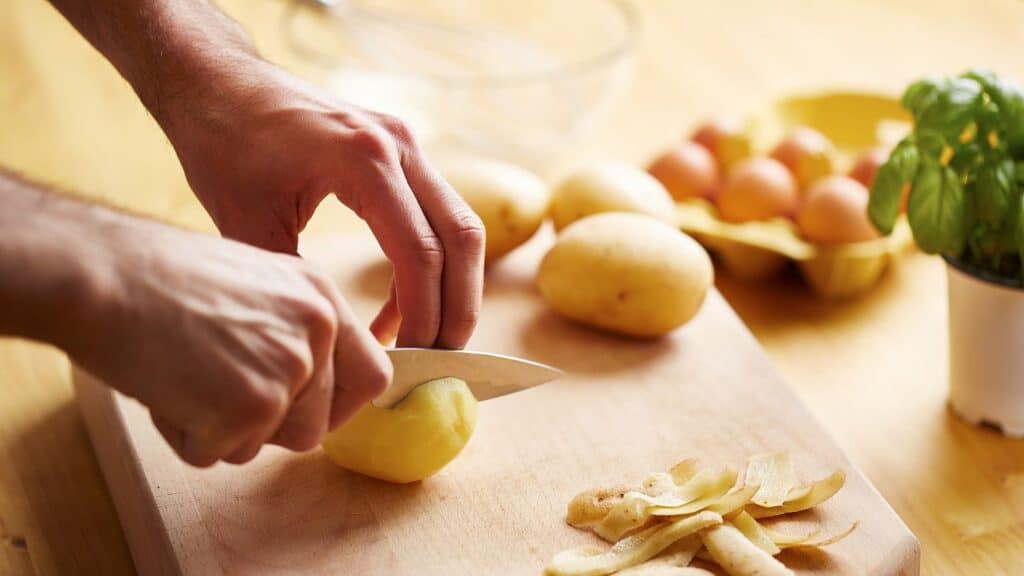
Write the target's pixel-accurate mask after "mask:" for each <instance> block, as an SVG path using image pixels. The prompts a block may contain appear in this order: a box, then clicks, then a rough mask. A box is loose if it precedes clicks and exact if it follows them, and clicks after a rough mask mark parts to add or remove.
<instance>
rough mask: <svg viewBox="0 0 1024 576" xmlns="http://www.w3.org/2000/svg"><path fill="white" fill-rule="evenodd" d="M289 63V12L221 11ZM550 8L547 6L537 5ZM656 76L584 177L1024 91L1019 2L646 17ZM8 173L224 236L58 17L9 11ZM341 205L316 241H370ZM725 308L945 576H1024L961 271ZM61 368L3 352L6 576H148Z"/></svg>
mask: <svg viewBox="0 0 1024 576" xmlns="http://www.w3.org/2000/svg"><path fill="white" fill-rule="evenodd" d="M220 3H221V4H222V5H223V6H224V7H225V9H226V10H227V11H228V12H229V13H231V14H233V15H235V16H236V17H238V18H239V19H240V20H241V21H242V22H243V24H245V26H246V27H247V28H248V29H249V30H250V31H251V32H252V34H253V35H254V37H255V38H256V41H257V43H258V44H259V46H260V47H261V49H263V50H264V51H265V53H267V54H268V55H269V56H270V57H272V58H274V59H276V60H279V61H282V62H285V63H287V62H288V59H287V56H286V52H285V50H284V47H283V45H282V43H281V41H280V40H279V39H278V38H277V35H276V23H277V21H278V18H279V16H280V12H281V9H282V6H283V4H282V0H266V1H264V2H251V1H249V0H221V2H220ZM523 5H524V6H529V5H530V4H529V3H524V4H523ZM638 5H639V7H640V11H641V15H642V20H643V25H644V34H643V37H642V41H641V45H640V47H639V51H638V57H637V60H636V77H635V80H634V82H633V83H632V85H631V86H630V88H629V90H628V93H627V94H626V95H624V97H623V98H622V99H621V101H620V102H619V103H618V104H617V105H616V107H615V109H614V110H613V112H612V113H611V117H610V118H609V119H608V120H607V121H606V122H605V123H604V124H603V125H602V126H601V127H600V128H599V129H598V131H597V133H596V134H595V135H594V136H593V137H592V138H590V139H589V140H588V143H587V145H586V146H585V147H584V148H582V149H581V150H575V151H572V154H571V156H572V158H574V159H582V158H588V157H608V158H618V159H625V160H633V161H642V160H643V159H645V158H647V157H648V156H649V155H650V154H651V153H652V152H653V151H655V150H657V149H658V148H659V147H661V146H664V145H665V144H666V143H668V142H670V141H672V140H673V139H676V138H678V137H679V133H680V131H681V130H683V129H685V128H687V127H689V126H691V125H692V124H693V123H694V122H696V121H697V120H699V119H701V118H703V117H706V116H708V115H711V114H715V113H736V114H742V113H744V112H746V111H749V110H753V109H757V108H759V107H762V106H764V105H766V104H767V103H769V102H771V101H772V100H773V99H775V98H777V97H779V96H781V95H785V94H789V93H793V92H806V91H809V90H815V89H820V88H828V87H834V86H843V87H860V88H866V89H874V90H883V91H888V92H896V91H898V90H899V89H900V88H901V87H902V86H904V85H905V84H906V83H907V82H909V81H910V80H912V79H914V78H917V77H919V76H921V75H925V74H950V73H955V72H959V71H961V70H963V69H965V68H967V67H969V66H977V65H983V66H987V67H990V68H992V69H994V70H997V71H998V72H1000V73H1002V74H1006V75H1009V76H1012V77H1015V78H1017V79H1024V60H1021V59H1020V51H1021V45H1020V30H1021V27H1022V26H1024V4H1022V3H1021V2H1019V1H1016V0H963V1H954V0H902V1H900V2H890V1H888V0H837V1H835V2H829V3H825V2H813V1H811V0H778V1H775V2H742V1H740V0H735V1H721V2H699V1H689V0H687V1H684V0H643V1H642V2H638ZM0 78H2V79H3V80H2V81H0V165H3V166H6V167H8V168H13V169H15V170H19V171H21V172H24V173H26V174H28V175H29V176H31V177H33V178H35V179H39V180H43V181H47V182H53V183H57V184H60V185H62V186H65V187H69V188H73V189H75V190H76V191H79V192H82V193H86V194H89V195H91V196H95V197H100V198H103V199H104V200H107V201H112V202H116V203H118V204H121V205H125V206H128V207H131V208H133V209H137V210H142V211H144V212H147V213H150V214H154V215H158V216H160V217H162V218H165V219H170V220H172V221H174V222H177V223H179V224H182V225H186V226H191V227H197V228H201V229H206V230H212V226H211V224H210V221H209V219H208V218H207V217H206V216H205V214H204V213H203V212H202V209H201V208H200V207H199V205H198V203H197V202H196V201H195V200H194V199H192V197H191V195H190V193H189V191H188V188H187V186H186V184H185V181H184V177H183V175H182V173H181V169H180V168H179V167H178V165H177V162H176V159H175V157H174V154H173V151H172V150H171V148H170V146H169V145H168V144H167V143H166V141H165V140H164V139H163V136H162V134H161V133H160V132H159V130H158V128H157V126H156V124H155V123H154V122H153V121H152V120H151V119H150V118H149V117H148V116H147V114H146V112H145V110H144V109H143V108H142V107H141V106H140V105H139V104H138V103H137V102H136V100H135V98H134V96H133V94H132V93H131V91H130V90H129V89H128V87H127V86H126V85H125V84H124V83H123V82H122V81H121V80H120V79H119V78H118V77H117V75H116V73H115V72H114V71H113V69H112V68H110V67H109V66H108V65H107V64H106V63H105V62H104V61H103V60H102V58H101V57H99V56H98V55H97V54H95V53H94V52H93V51H92V50H91V49H90V48H89V47H88V45H87V44H86V43H85V42H84V41H83V40H81V39H80V38H79V37H77V35H76V34H75V33H74V31H73V30H72V29H71V28H70V27H69V26H68V25H67V24H66V23H64V21H63V20H61V19H60V17H59V16H58V15H57V14H56V13H55V12H54V11H53V9H51V8H50V7H49V6H48V5H47V4H46V3H45V2H43V0H12V1H10V2H2V3H0ZM357 226H358V224H357V223H356V221H355V219H354V218H353V217H352V216H351V214H349V213H348V212H347V211H345V210H344V209H342V208H339V207H338V206H336V205H333V204H332V203H327V204H326V205H325V206H324V207H323V208H322V209H321V211H320V212H318V214H317V216H316V217H315V218H314V221H313V223H312V224H311V226H310V230H309V232H308V233H310V234H317V233H323V232H327V231H341V230H348V229H352V228H354V227H357ZM718 285H719V288H720V290H721V291H722V293H723V294H724V295H725V296H726V297H727V298H728V299H729V301H730V302H731V303H732V305H733V306H734V307H735V308H736V310H737V311H738V312H739V313H740V315H741V316H742V317H743V319H744V320H745V321H746V322H747V323H748V325H749V326H750V328H751V329H752V330H753V332H754V333H755V334H756V335H757V337H758V338H759V340H760V341H761V343H762V344H763V345H764V346H765V348H766V349H767V350H768V353H769V355H770V356H771V357H772V359H773V360H774V361H775V362H776V364H777V365H778V366H779V367H780V369H781V370H782V372H783V373H784V374H785V375H786V376H787V377H788V378H789V380H790V382H791V383H792V385H793V386H794V387H795V388H796V390H797V392H798V394H799V395H800V396H801V397H802V398H803V400H804V401H805V402H806V403H807V405H808V406H809V407H810V408H811V410H812V411H813V412H814V413H815V414H816V415H817V416H818V418H819V419H820V420H821V421H822V422H823V423H824V425H825V427H826V428H827V429H828V430H830V431H831V433H832V434H833V435H834V436H835V438H836V439H837V440H838V441H839V443H840V444H841V445H842V446H843V447H844V448H845V449H846V450H847V451H848V453H849V454H850V455H851V457H852V458H853V459H854V460H855V461H856V462H857V464H858V465H859V466H860V467H861V468H862V469H863V470H864V471H865V473H866V474H867V475H868V476H869V477H870V479H871V480H872V481H873V482H874V483H875V485H876V486H877V487H878V489H879V491H881V493H882V494H883V495H884V496H885V497H886V498H887V499H888V500H889V502H890V503H891V504H892V506H893V507H894V508H895V509H896V511H897V512H898V513H899V514H900V515H901V516H902V517H903V519H904V520H905V521H906V522H907V524H908V525H909V526H910V528H911V529H912V530H914V532H915V533H916V534H917V536H918V537H919V538H920V540H921V544H922V548H923V570H924V573H926V574H997V573H1007V574H1010V573H1024V528H1022V522H1024V442H1021V441H1013V440H1008V439H1004V438H1002V437H1000V436H999V435H997V434H996V433H994V432H991V431H989V430H980V429H974V428H971V427H969V426H966V425H964V424H962V423H960V422H959V421H957V420H956V419H955V418H954V417H952V416H951V415H950V414H949V412H948V411H947V409H946V406H945V398H946V350H945V347H946V334H945V326H946V324H945V323H946V310H945V280H944V272H943V269H942V264H941V263H940V262H939V261H938V260H937V259H934V258H926V257H923V256H912V257H909V258H907V259H906V260H904V261H903V262H902V263H901V264H900V265H899V266H898V267H897V268H896V269H895V270H894V271H893V273H891V274H889V275H888V276H887V277H886V278H885V279H884V280H883V282H882V283H881V285H880V286H879V287H878V289H877V290H876V291H874V292H873V293H871V294H869V295H868V296H866V297H864V298H861V299H858V300H855V301H852V302H847V303H842V304H828V303H824V302H821V301H817V300H814V299H812V298H811V297H810V296H809V294H808V292H806V290H805V289H804V288H803V287H802V286H800V284H799V282H798V281H797V280H796V279H794V278H783V279H781V280H779V281H777V282H773V283H771V284H761V285H757V286H752V285H749V284H747V285H745V284H742V283H739V282H737V281H734V280H731V279H729V278H727V277H720V278H719V279H718ZM68 378H69V370H68V364H67V361H66V360H65V359H64V358H63V356H62V355H61V354H59V353H58V352H56V351H54V350H52V349H50V348H47V347H44V346H40V345H36V344H31V343H27V342H22V341H14V340H0V463H2V464H0V574H5V575H6V574H14V575H22V574H35V573H38V574H73V573H82V572H89V573H103V574H112V575H114V574H130V573H132V572H133V567H132V563H131V557H130V555H129V552H128V549H127V546H126V545H125V541H124V537H123V535H122V532H121V528H120V525H119V524H118V520H117V516H116V513H115V512H114V509H113V507H112V505H111V501H110V497H109V494H108V493H107V489H106V486H105V484H104V482H103V479H102V476H101V474H100V471H99V467H98V465H97V463H96V460H95V457H94V455H93V451H92V448H91V445H90V443H89V440H88V437H87V436H86V434H85V429H84V428H83V426H82V422H81V419H80V417H79V415H78V411H77V409H76V406H75V404H74V401H73V398H72V396H71V389H70V384H69V380H68Z"/></svg>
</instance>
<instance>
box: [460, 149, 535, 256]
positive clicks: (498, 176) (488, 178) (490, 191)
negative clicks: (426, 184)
mask: <svg viewBox="0 0 1024 576" xmlns="http://www.w3.org/2000/svg"><path fill="white" fill-rule="evenodd" d="M443 172H444V175H445V178H446V179H447V180H448V183H449V184H451V185H452V188H454V189H455V191H456V192H458V193H459V195H460V196H462V198H463V199H464V200H465V201H466V203H467V204H469V207H470V208H472V209H473V211H474V212H476V214H477V216H479V217H480V220H482V221H483V223H484V228H485V230H486V231H487V248H486V260H487V261H488V262H493V261H494V260H497V259H498V258H500V257H502V256H504V255H505V254H508V253H509V252H511V251H512V250H513V249H515V248H517V247H518V246H520V245H521V244H523V243H524V242H526V241H527V240H529V239H530V237H532V236H533V235H534V234H535V233H536V232H537V229H538V228H540V225H541V224H543V223H544V217H545V216H546V215H547V211H548V199H549V197H550V194H549V192H548V188H547V186H546V185H545V184H544V182H543V181H542V180H541V179H540V178H538V177H537V176H536V175H534V174H533V173H532V172H530V171H528V170H525V169H523V168H520V167H518V166H514V165H512V164H506V163H504V162H497V161H491V160H472V161H462V162H459V163H457V164H452V165H450V166H447V167H446V168H445V169H444V170H443Z"/></svg>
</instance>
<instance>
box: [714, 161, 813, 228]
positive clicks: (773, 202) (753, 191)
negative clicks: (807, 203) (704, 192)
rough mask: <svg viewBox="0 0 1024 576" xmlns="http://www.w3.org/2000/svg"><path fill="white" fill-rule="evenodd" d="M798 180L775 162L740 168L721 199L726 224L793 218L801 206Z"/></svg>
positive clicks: (760, 162)
mask: <svg viewBox="0 0 1024 576" xmlns="http://www.w3.org/2000/svg"><path fill="white" fill-rule="evenodd" d="M799 200H800V197H799V192H798V191H797V184H796V180H794V179H793V175H792V174H790V173H789V171H788V170H787V169H786V167H785V166H783V165H782V164H780V163H779V162H778V161H776V160H772V159H771V158H750V159H748V160H744V161H743V162H741V163H739V164H738V165H736V167H735V168H733V170H732V172H730V173H729V177H728V178H727V179H726V181H725V184H724V185H723V186H722V191H721V193H719V195H718V211H719V214H720V215H721V217H722V219H723V220H727V221H730V222H747V221H750V220H769V219H771V218H778V217H783V216H790V215H792V214H793V212H795V211H796V207H797V203H798V202H799Z"/></svg>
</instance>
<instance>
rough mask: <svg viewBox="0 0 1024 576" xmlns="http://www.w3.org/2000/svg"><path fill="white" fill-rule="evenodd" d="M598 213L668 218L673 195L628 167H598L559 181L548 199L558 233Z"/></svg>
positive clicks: (649, 176)
mask: <svg viewBox="0 0 1024 576" xmlns="http://www.w3.org/2000/svg"><path fill="white" fill-rule="evenodd" d="M600 212H639V213H642V214H648V215H650V216H654V217H656V218H662V219H668V218H670V217H672V215H673V214H674V213H675V204H674V202H673V201H672V196H670V195H669V193H668V191H667V190H665V187H664V186H662V184H661V183H660V182H658V181H657V180H656V179H655V178H654V177H653V176H651V175H650V174H648V173H646V172H644V171H643V170H641V169H639V168H636V167H633V166H630V165H628V164H616V163H607V164H598V165H593V166H590V167H588V168H584V169H583V170H580V171H578V172H576V173H575V174H574V175H572V176H570V177H569V178H568V179H567V180H565V181H564V182H562V183H561V184H560V185H559V186H558V187H557V188H555V191H554V192H553V193H552V196H551V208H550V213H551V220H552V222H554V224H555V228H556V229H557V230H561V229H562V228H565V227H566V226H568V225H569V224H572V223H573V222H575V221H577V220H579V219H580V218H583V217H585V216H590V215H592V214H598V213H600Z"/></svg>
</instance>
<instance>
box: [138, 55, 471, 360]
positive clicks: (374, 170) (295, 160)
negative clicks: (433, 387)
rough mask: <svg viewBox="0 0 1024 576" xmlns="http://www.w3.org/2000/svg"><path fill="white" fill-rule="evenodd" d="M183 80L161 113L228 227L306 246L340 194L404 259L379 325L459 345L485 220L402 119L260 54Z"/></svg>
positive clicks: (254, 238) (430, 342) (197, 185)
mask: <svg viewBox="0 0 1024 576" xmlns="http://www.w3.org/2000/svg"><path fill="white" fill-rule="evenodd" d="M236 59H237V60H238V62H237V63H236V64H234V65H233V66H231V67H230V69H229V70H230V71H229V72H223V71H221V72H219V73H218V74H216V75H215V77H214V78H213V79H211V80H210V81H209V82H206V83H203V82H198V83H196V84H195V86H194V87H193V88H189V89H183V90H180V91H178V92H177V93H176V94H177V95H176V97H175V98H174V99H172V100H166V101H165V102H166V105H165V106H163V107H162V109H161V110H160V111H159V113H158V118H159V119H160V121H161V124H162V125H163V126H164V129H165V131H166V132H167V134H168V136H169V138H170V139H171V141H172V143H173V144H174V147H175V150H176V151H177V153H178V157H179V159H180V160H181V163H182V166H183V167H184V169H185V173H186V175H187V177H188V180H189V183H190V185H191V186H192V188H193V190H194V191H195V193H196V195H197V196H198V197H199V199H200V201H201V202H202V203H203V205H204V206H205V208H206V209H207V211H208V212H209V213H210V215H211V216H212V217H213V220H214V222H215V223H216V224H217V227H218V228H219V229H220V231H221V233H222V234H223V235H224V236H226V237H228V238H233V239H236V240H240V241H243V242H246V243H249V244H252V245H255V246H259V247H262V248H266V249H269V250H274V251H278V252H284V253H289V254H294V253H296V250H297V245H298V235H299V232H300V231H301V230H302V229H303V227H304V226H305V225H306V223H307V222H308V220H309V219H310V217H311V216H312V214H313V212H314V210H315V209H316V207H317V205H318V204H319V203H320V202H321V201H322V200H323V199H324V198H325V197H326V196H328V195H330V194H334V195H335V196H337V197H338V198H339V199H340V200H341V201H342V202H343V203H344V204H345V205H347V206H348V207H349V208H351V209H352V210H354V211H355V213H356V214H357V215H358V216H359V217H361V218H362V219H363V220H365V221H366V222H367V224H369V226H370V229H371V230H372V231H373V233H374V235H375V236H376V238H377V240H378V242H379V243H380V245H381V248H382V249H383V250H384V253H385V255H386V256H387V257H388V259H390V260H391V262H392V263H393V264H394V281H393V284H392V287H391V293H390V296H389V298H388V301H387V302H386V303H385V305H384V307H383V308H382V310H381V312H380V314H379V315H378V316H377V318H376V319H375V320H374V322H373V323H372V325H371V330H372V331H373V332H374V334H375V335H376V336H377V337H378V338H379V339H380V340H382V341H387V340H390V339H391V338H393V337H395V335H396V333H397V339H398V345H399V346H422V347H432V346H436V347H442V348H461V347H462V346H464V345H465V344H466V342H467V340H468V339H469V337H470V335H471V334H472V332H473V329H474V327H475V325H476V320H477V315H478V312H479V308H480V299H481V291H482V284H483V256H484V229H483V225H482V224H481V222H480V220H479V218H477V216H476V215H475V214H474V213H473V212H472V210H471V209H470V208H469V206H468V205H466V203H465V202H463V200H462V199H461V198H460V197H459V196H458V194H456V193H455V191H454V190H452V188H451V187H450V186H449V185H448V184H447V183H446V182H445V181H444V179H443V178H442V177H441V176H440V175H439V174H438V173H437V172H436V171H435V170H434V169H433V168H432V167H431V166H430V164H429V163H428V162H427V160H426V158H425V156H424V154H423V152H422V151H421V149H420V148H419V147H418V146H417V143H416V140H415V138H414V137H413V135H412V134H411V133H410V131H409V130H408V128H406V126H405V125H404V124H403V123H402V122H401V121H399V120H397V119H395V118H393V117H390V116H386V115H381V114H377V113H374V112H370V111H367V110H363V109H361V108H358V107H355V106H352V105H347V104H344V103H339V102H334V101H332V100H330V99H329V98H327V97H326V96H324V95H323V94H320V93H319V92H318V91H317V90H315V89H313V88H312V87H309V86H307V85H305V84H304V83H302V82H301V81H299V80H297V79H296V78H294V77H292V76H290V75H288V74H287V73H285V72H283V71H282V70H280V69H278V68H276V67H274V66H272V65H270V64H268V63H266V62H263V61H261V60H258V59H256V58H247V57H244V56H243V57H237V56H236Z"/></svg>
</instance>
